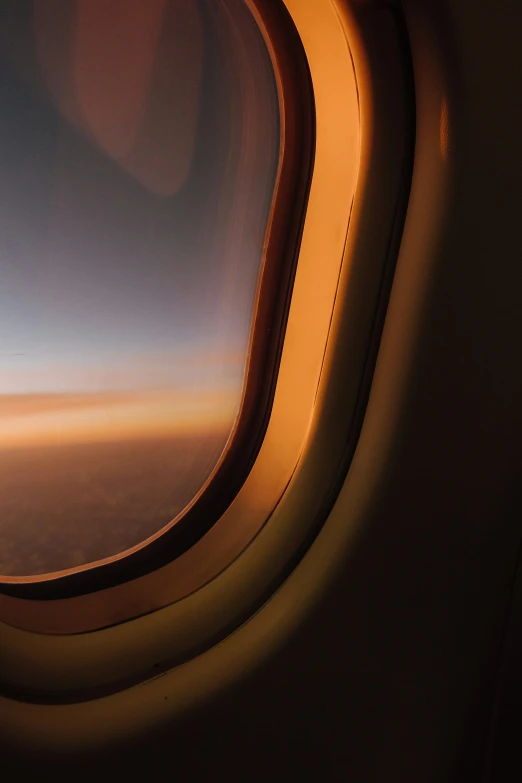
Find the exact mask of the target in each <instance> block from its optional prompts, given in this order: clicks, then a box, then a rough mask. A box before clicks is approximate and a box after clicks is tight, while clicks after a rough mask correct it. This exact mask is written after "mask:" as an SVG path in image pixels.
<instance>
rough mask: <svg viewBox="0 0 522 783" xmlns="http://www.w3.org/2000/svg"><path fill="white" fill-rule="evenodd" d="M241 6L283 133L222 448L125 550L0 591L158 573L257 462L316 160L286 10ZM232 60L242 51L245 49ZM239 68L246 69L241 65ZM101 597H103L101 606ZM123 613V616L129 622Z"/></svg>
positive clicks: (301, 61) (46, 595)
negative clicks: (203, 474) (165, 517)
mask: <svg viewBox="0 0 522 783" xmlns="http://www.w3.org/2000/svg"><path fill="white" fill-rule="evenodd" d="M239 3H240V4H243V5H244V6H246V8H247V9H248V11H249V12H250V14H251V16H252V18H253V22H254V23H255V24H256V26H257V29H258V32H259V34H260V35H261V38H262V40H263V41H264V44H265V45H266V47H267V53H268V57H269V59H270V63H271V66H272V70H273V75H274V81H275V89H276V91H277V101H278V111H279V117H278V120H279V126H280V132H279V156H278V162H277V174H276V181H275V185H274V191H273V198H272V203H271V206H270V213H269V216H268V222H267V227H266V232H265V241H264V245H263V248H262V258H261V262H260V270H259V275H258V286H257V290H256V295H255V301H254V305H253V315H252V329H251V334H250V339H249V345H248V352H247V357H246V369H245V382H244V385H243V389H242V393H241V401H240V405H239V410H238V414H237V416H236V419H235V421H234V423H233V426H232V429H231V432H230V433H229V436H228V438H227V442H226V446H225V449H224V451H223V453H222V454H221V456H220V457H219V460H218V462H217V464H216V465H215V466H214V468H213V470H212V471H211V474H210V475H209V477H208V478H207V479H206V481H205V482H204V484H203V486H202V487H201V488H200V490H199V491H198V492H197V494H196V495H195V497H194V498H193V499H192V500H191V502H190V503H189V504H188V505H187V506H186V507H185V508H184V509H183V510H182V511H181V512H180V513H179V514H178V515H177V516H176V517H175V518H174V519H173V520H172V521H171V522H170V523H169V524H168V525H165V526H163V527H162V528H161V529H160V530H159V531H158V532H157V533H156V534H154V535H152V536H150V537H149V538H147V539H146V540H144V541H143V542H141V543H140V544H137V545H136V546H133V547H131V548H129V549H127V550H126V551H124V552H121V553H119V554H116V555H113V556H110V557H107V558H104V559H102V560H99V561H96V562H91V563H88V564H86V565H85V566H78V567H73V568H69V569H65V570H63V571H56V572H53V573H50V574H38V575H35V576H31V575H28V576H14V577H10V576H1V577H0V594H4V595H8V596H9V595H11V596H13V597H20V598H28V599H33V598H34V599H36V600H38V601H46V600H56V599H66V598H67V599H68V598H73V597H76V596H80V595H86V594H92V593H95V592H99V591H100V590H107V589H108V588H111V587H114V586H116V585H120V584H123V583H126V582H129V581H132V580H136V579H138V578H140V577H142V576H144V575H146V574H149V573H151V572H153V571H156V570H158V569H159V568H161V567H162V566H165V565H167V564H169V563H171V562H173V561H175V560H176V559H177V558H179V557H180V556H182V555H183V554H184V553H185V552H187V550H189V549H191V547H194V546H195V545H198V544H199V542H200V540H201V539H202V538H203V537H204V536H205V534H206V533H208V531H209V530H210V529H211V528H212V527H213V525H214V524H215V523H216V521H217V520H218V519H219V518H220V517H221V515H222V514H223V513H224V512H225V511H226V509H227V508H228V506H229V505H230V503H231V502H232V501H233V499H234V497H235V496H236V495H237V493H238V491H240V488H241V486H242V484H243V483H244V481H245V479H246V478H247V476H248V474H249V472H250V470H251V468H252V465H253V463H254V462H255V460H256V457H257V455H258V452H259V449H260V447H261V444H262V440H263V437H264V435H265V432H266V428H267V424H268V420H269V417H270V411H271V406H272V402H273V397H274V392H275V388H276V384H277V373H278V367H279V362H280V358H281V349H282V345H283V342H284V332H285V326H286V319H287V315H288V309H289V304H290V296H291V290H292V282H293V277H294V273H295V268H296V265H297V258H298V253H299V242H300V235H301V231H302V226H303V222H304V215H305V211H306V203H307V197H308V190H309V185H310V179H311V171H312V168H313V156H314V107H313V93H312V87H311V83H310V74H309V71H308V67H307V62H306V57H305V54H304V52H303V51H302V46H301V42H300V40H299V37H298V35H297V32H296V30H295V28H294V26H293V24H292V21H291V19H290V18H289V16H288V13H287V12H286V9H285V8H284V6H283V5H281V4H280V3H268V2H266V1H265V0H239ZM238 29H239V28H238ZM235 34H237V30H236V31H235ZM237 56H238V57H239V58H240V57H245V56H247V52H246V51H245V50H243V47H241V51H239V49H238V52H237ZM243 70H245V71H247V68H246V66H245V67H244V68H243ZM199 548H202V549H203V552H202V553H201V554H198V555H197V560H198V561H199V560H203V561H205V559H206V557H207V556H208V554H207V548H206V547H205V546H203V547H201V545H200V547H199ZM176 580H177V577H176ZM109 595H111V594H109ZM109 600H110V599H109ZM103 603H104V601H101V600H100V601H99V604H100V606H101V605H102V604H103ZM42 606H43V604H42ZM120 614H121V619H126V618H124V617H123V613H120Z"/></svg>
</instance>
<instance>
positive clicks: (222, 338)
mask: <svg viewBox="0 0 522 783" xmlns="http://www.w3.org/2000/svg"><path fill="white" fill-rule="evenodd" d="M232 5H234V1H233V0H232ZM236 5H238V4H237V3H236ZM198 7H199V5H196V4H195V3H193V2H191V0H149V2H148V3H143V2H142V1H141V0H113V2H105V3H100V2H98V0H96V2H92V1H91V2H89V0H70V2H68V3H63V2H62V1H61V0H37V2H34V3H31V2H28V0H24V2H18V0H17V2H13V0H6V2H3V3H2V4H1V5H0V103H1V105H2V123H1V124H0V171H1V172H2V178H1V180H0V281H1V283H0V448H2V447H12V446H14V445H17V444H18V445H20V444H22V445H29V444H33V443H34V444H42V443H47V442H48V443H50V444H51V443H54V442H68V441H69V440H70V441H76V440H80V441H81V440H96V439H98V438H99V439H102V440H103V439H111V438H120V437H121V438H123V437H131V436H133V435H147V434H154V435H155V434H158V433H161V432H165V431H176V430H179V431H187V430H191V429H192V430H194V431H200V430H201V429H202V428H205V427H208V428H211V429H212V428H215V427H222V426H231V425H232V422H233V420H234V417H235V414H236V411H237V406H238V404H239V400H240V396H241V388H242V383H243V377H244V369H245V360H246V355H247V347H248V342H249V336H250V328H251V318H252V306H253V301H254V296H255V291H256V286H257V281H258V275H259V268H260V261H261V257H262V247H263V239H264V234H265V230H266V223H267V218H268V211H269V207H270V202H271V198H272V192H273V187H274V181H275V175H276V170H277V157H278V122H279V120H278V115H277V97H276V92H275V88H274V85H273V82H272V81H271V80H270V79H268V80H267V79H266V73H267V68H268V67H269V64H268V57H267V55H266V52H264V50H263V49H262V47H261V45H258V50H257V54H256V49H255V47H254V48H252V47H250V54H251V57H252V74H253V75H252V74H251V75H250V78H251V79H253V81H252V85H253V86H254V88H255V89H254V92H253V95H254V96H255V98H252V99H250V100H253V101H254V102H256V101H257V103H256V105H255V106H254V105H253V108H252V107H251V109H250V110H251V111H254V114H253V115H252V116H253V117H254V118H255V116H256V115H255V111H257V112H258V113H259V116H260V117H261V116H262V118H263V120H262V122H261V121H259V123H257V125H258V126H259V128H258V130H256V132H255V133H254V134H253V135H252V131H251V132H250V137H249V142H248V143H249V144H250V147H251V149H250V148H249V151H250V158H249V162H248V164H247V165H246V167H245V164H244V163H242V162H241V161H242V157H241V154H240V151H241V150H240V149H237V148H236V146H237V140H238V139H241V136H240V135H238V134H240V132H242V131H241V128H242V125H241V123H242V119H241V116H240V112H241V111H244V110H245V106H241V100H244V99H243V98H242V97H241V96H242V94H244V93H241V85H240V83H239V81H240V80H237V82H238V83H237V84H236V83H235V82H234V80H232V81H230V82H229V83H226V82H224V81H223V79H224V77H223V73H224V72H226V69H225V70H223V68H222V67H217V64H219V63H220V62H221V61H220V60H219V58H220V57H221V58H222V57H224V56H225V55H224V54H223V52H227V50H228V49H229V48H230V47H228V46H227V43H226V35H230V31H229V32H228V33H227V30H226V26H225V22H224V21H223V19H224V18H225V17H224V16H223V18H222V19H221V21H220V18H218V17H215V18H214V20H213V24H214V26H215V31H214V33H213V35H214V38H215V40H213V41H211V44H212V45H211V46H209V45H208V41H207V40H206V38H205V32H204V29H205V25H203V24H202V22H201V18H200V16H199V12H198V11H197V8H198ZM201 7H202V8H206V3H205V2H203V3H202V4H201ZM238 8H239V6H238ZM124 11H125V13H124ZM238 13H243V14H244V13H245V11H244V9H243V10H241V9H239V11H238ZM122 20H127V23H122ZM206 26H207V27H208V20H207V25H206ZM206 35H208V33H207V34H206ZM220 36H221V38H220ZM13 42H14V43H13ZM220 52H221V53H220ZM227 56H230V57H232V55H227ZM256 56H257V60H258V62H257V65H256ZM216 57H217V58H218V60H215V58H216ZM212 58H214V60H213V59H212ZM236 65H237V63H236ZM228 67H229V68H231V67H234V62H232V61H231V63H229V64H228ZM256 68H257V70H256ZM257 72H259V75H257V76H256V73H257ZM256 79H257V82H256ZM122 85H123V86H122ZM252 85H251V86H252ZM225 98H226V100H224V99H225ZM256 106H257V108H256ZM224 107H226V109H227V110H225V109H224ZM257 125H256V124H254V127H256V128H257ZM234 140H235V141H234ZM245 143H246V142H245ZM235 144H236V146H234V145H235ZM241 166H243V168H241ZM238 182H240V183H241V188H243V190H241V188H240V189H239V190H238V187H237V183H238ZM245 189H246V190H245ZM245 192H246V193H247V194H248V198H247V197H245V196H244V195H243V193H245ZM238 193H239V194H240V197H239V196H238Z"/></svg>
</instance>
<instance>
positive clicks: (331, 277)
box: [0, 0, 413, 704]
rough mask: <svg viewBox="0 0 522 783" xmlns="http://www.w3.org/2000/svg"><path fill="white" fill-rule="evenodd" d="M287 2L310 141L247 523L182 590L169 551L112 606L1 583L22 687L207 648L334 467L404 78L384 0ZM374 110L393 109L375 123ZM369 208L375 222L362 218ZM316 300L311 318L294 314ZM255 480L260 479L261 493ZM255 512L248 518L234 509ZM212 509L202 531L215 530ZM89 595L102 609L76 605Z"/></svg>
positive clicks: (51, 695)
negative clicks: (304, 69)
mask: <svg viewBox="0 0 522 783" xmlns="http://www.w3.org/2000/svg"><path fill="white" fill-rule="evenodd" d="M248 1H249V2H250V0H248ZM284 2H285V5H286V7H287V8H288V10H289V12H290V15H291V17H292V19H293V20H294V23H295V24H296V27H297V29H298V32H299V34H300V36H301V39H302V41H303V44H304V48H305V52H306V54H307V58H308V62H309V66H310V72H311V77H312V83H313V86H314V95H315V102H316V111H317V141H316V157H315V166H314V172H313V175H312V182H311V188H310V197H309V202H308V211H307V216H306V221H305V226H304V231H303V237H302V243H301V249H300V254H299V265H298V268H297V272H296V279H295V283H294V289H293V294H292V302H291V305H290V312H289V316H288V323H287V328H286V336H285V344H284V346H283V353H282V358H281V367H280V372H279V377H278V388H276V390H275V397H274V405H273V408H272V416H271V419H270V422H269V424H268V428H267V432H266V435H265V440H264V442H263V444H262V446H261V449H260V451H259V454H258V457H257V460H256V462H255V463H254V466H253V469H252V471H251V473H250V474H249V476H248V478H247V481H246V482H245V484H244V486H243V488H242V490H241V491H240V493H238V495H237V497H236V498H235V499H234V501H233V504H231V506H230V508H229V509H228V510H227V512H225V515H224V516H226V515H227V514H236V515H237V516H236V518H237V520H238V524H237V531H238V535H239V534H241V536H244V537H243V538H241V544H240V546H239V547H237V549H236V550H234V551H231V550H232V547H231V545H230V542H226V545H225V546H224V547H223V548H222V549H220V551H219V552H217V554H219V556H220V558H221V560H219V561H218V562H214V563H213V566H212V573H210V572H209V570H208V561H207V562H205V564H204V565H205V568H204V569H203V572H204V573H201V571H199V572H198V571H197V569H196V568H192V567H191V568H187V570H188V571H190V577H191V578H192V579H193V580H194V581H193V582H192V587H191V589H190V590H188V591H187V590H186V586H185V587H184V592H183V591H182V592H181V593H180V592H179V589H178V588H177V587H176V582H175V580H174V579H173V578H172V576H173V574H172V568H173V566H174V564H175V563H178V567H179V560H178V561H173V563H171V564H169V565H167V566H164V567H163V568H162V569H159V570H158V571H155V572H153V573H152V574H149V575H147V576H145V577H141V578H140V579H137V580H134V581H133V582H127V583H125V584H122V585H119V586H116V587H112V588H109V590H112V591H114V592H113V593H112V595H114V596H117V601H116V604H117V605H119V606H123V607H125V615H124V616H122V614H121V613H118V612H117V611H115V608H114V606H115V604H111V601H110V600H109V599H108V592H109V591H108V590H102V591H99V592H98V593H92V594H90V595H85V596H78V597H73V598H63V599H58V600H54V601H38V600H30V599H25V598H14V597H11V596H0V618H1V619H2V621H3V623H2V626H1V633H2V638H3V645H2V647H3V650H2V655H3V660H2V667H1V669H2V674H1V676H2V680H3V684H2V689H3V692H4V693H5V694H7V695H9V694H10V695H11V696H12V697H16V699H18V700H20V701H30V702H37V701H41V702H44V703H45V704H57V703H62V702H68V703H77V702H89V703H91V704H92V701H93V700H94V699H96V698H97V697H99V696H101V695H108V694H110V693H116V692H118V691H121V690H123V689H125V688H127V687H129V686H130V685H132V684H137V683H140V682H141V683H143V682H144V681H147V680H150V679H151V678H154V677H156V676H157V675H158V674H159V673H161V672H162V671H166V670H168V669H170V668H172V667H173V666H176V665H180V664H182V663H183V662H184V661H187V660H189V659H190V658H192V657H194V656H195V655H196V654H199V653H201V652H203V651H204V650H208V649H209V648H211V647H212V646H213V645H214V644H215V643H216V642H217V641H218V640H219V639H222V638H223V637H224V636H226V635H227V634H228V633H230V632H231V631H232V630H233V629H235V628H237V627H238V626H239V625H240V624H241V623H242V622H244V621H245V620H246V619H248V617H250V616H251V615H252V614H253V613H254V612H255V611H256V609H257V608H258V607H259V606H260V605H261V604H262V603H263V602H264V601H265V600H266V599H267V598H268V597H269V596H270V595H271V594H272V593H273V592H274V589H275V588H276V587H277V585H278V584H280V583H281V582H282V581H283V579H284V578H285V575H286V574H288V573H289V571H290V570H292V568H293V567H294V565H295V563H296V560H297V559H298V558H299V557H300V556H301V555H302V553H303V551H304V549H305V548H306V546H308V545H309V543H310V541H311V540H312V539H313V536H314V535H315V532H316V531H317V527H318V525H319V524H320V522H321V521H322V520H324V518H325V516H326V515H327V513H328V511H329V509H330V508H331V506H332V504H333V501H334V499H335V496H336V493H337V492H338V489H339V486H340V483H341V482H342V480H343V478H344V476H345V474H346V470H347V468H348V465H349V462H350V458H351V455H352V454H353V451H354V448H355V444H356V442H357V437H358V432H359V429H360V425H361V422H362V417H363V414H364V408H365V401H366V399H367V394H368V390H369V384H370V380H371V373H372V368H373V363H374V360H375V355H376V351H377V346H378V340H379V334H380V326H381V325H382V320H383V317H384V312H385V308H386V301H387V291H388V289H389V285H390V280H391V274H392V270H393V262H394V258H395V255H396V249H397V246H398V241H399V236H400V231H401V227H402V220H403V218H404V211H405V205H406V201H407V196H408V189H409V181H410V174H411V164H412V150H413V126H412V114H411V112H412V108H413V106H412V85H411V83H410V82H409V81H408V79H409V71H408V64H407V63H405V62H403V61H402V59H401V58H402V56H403V54H402V53H401V48H400V46H399V45H398V42H397V38H396V37H395V36H396V34H397V30H398V29H399V28H397V29H395V28H393V24H394V22H393V19H394V18H395V17H394V11H393V9H392V8H390V7H385V6H382V4H380V6H381V8H382V13H384V14H388V24H389V25H391V26H390V27H389V29H383V28H386V25H381V26H380V27H379V35H380V39H379V37H378V40H375V39H374V38H372V36H373V35H374V34H375V30H376V26H375V19H374V18H372V14H371V13H368V12H369V11H370V10H371V6H372V4H371V3H369V4H361V5H360V6H357V7H350V6H348V4H347V3H345V2H343V0H332V2H330V3H324V2H322V0H310V2H309V3H306V4H303V3H301V2H299V0H284ZM255 5H256V7H261V5H264V0H263V3H261V2H260V0H256V3H255ZM266 5H267V6H268V5H269V0H267V2H266ZM392 28H393V29H392ZM383 49H384V51H383ZM390 62H392V64H394V68H390ZM383 69H387V70H386V78H387V81H386V84H384V82H383V78H382V74H383V73H384V70H383ZM390 84H391V85H392V88H391V89H390ZM385 88H386V89H385ZM341 95H342V96H343V101H345V103H343V104H342V105H341V106H339V96H341ZM398 105H400V108H399V109H397V106H398ZM383 119H390V120H391V126H390V127H388V128H387V134H386V138H384V136H385V134H384V133H383V132H382V129H381V130H380V129H379V123H380V122H382V121H383ZM379 130H380V132H379ZM398 150H399V152H400V154H399V155H397V151H398ZM325 194H326V196H327V197H325ZM369 203H371V204H372V207H373V214H372V215H371V216H370V217H369V216H368V209H367V208H368V204H369ZM370 218H371V219H370ZM377 219H380V220H382V221H385V227H386V230H383V231H382V232H380V231H375V230H374V228H373V222H372V221H373V220H377ZM319 255H320V256H321V259H322V262H323V267H322V270H321V272H322V278H321V285H320V286H318V284H317V281H316V276H315V274H314V270H315V269H316V264H317V263H318V261H317V259H318V256H319ZM318 302H319V303H320V305H321V306H319V304H318ZM314 305H315V309H314V323H313V324H310V323H308V325H306V321H307V319H308V318H309V313H310V309H311V307H313V306H314ZM361 335H362V336H361ZM347 356H349V357H350V360H349V361H346V357H347ZM299 362H300V363H301V364H299ZM299 367H300V370H299V369H298V368H299ZM284 383H287V384H288V387H287V388H286V390H285V387H284V385H282V384H284ZM278 393H279V397H278ZM278 400H280V401H278ZM290 424H293V425H295V427H290ZM283 447H284V449H283ZM263 449H265V451H263ZM282 450H284V454H282V453H281V452H282ZM264 453H266V455H267V456H266V457H263V460H264V463H262V466H261V468H259V467H257V468H256V465H259V461H260V459H261V458H262V455H263V454H264ZM318 455H320V456H319V458H318ZM263 471H264V472H263ZM263 480H265V481H267V482H269V481H271V482H272V486H273V491H272V493H271V494H270V496H268V493H266V492H264V490H263V486H264V485H263ZM247 484H248V486H247ZM245 488H246V490H245ZM243 490H245V491H243ZM261 501H262V502H261ZM267 508H268V510H267ZM256 515H258V516H256ZM254 517H256V519H262V523H261V526H259V525H258V526H257V527H254V526H253V527H251V528H250V527H248V525H247V524H244V523H245V520H246V521H247V522H249V521H251V520H253V519H254ZM218 525H219V523H218V524H217V525H216V526H214V528H212V530H211V531H210V533H209V534H213V535H214V536H216V537H218V538H219V527H218ZM252 525H253V522H252ZM214 531H215V532H214ZM247 533H248V534H247ZM209 534H207V535H209ZM202 541H203V539H202ZM194 549H195V547H194V548H193V550H194ZM210 549H212V548H210ZM193 550H189V551H188V552H187V555H189V554H190V552H192V551H193ZM214 551H215V550H214ZM180 559H181V558H180ZM184 584H185V585H186V582H185V583H184ZM177 589H178V592H176V590H177ZM95 596H98V597H99V599H101V600H100V609H101V615H100V612H93V611H91V612H89V605H88V604H89V602H90V601H91V600H92V599H93V598H94V597H95ZM99 599H98V600H99ZM124 620H125V622H124Z"/></svg>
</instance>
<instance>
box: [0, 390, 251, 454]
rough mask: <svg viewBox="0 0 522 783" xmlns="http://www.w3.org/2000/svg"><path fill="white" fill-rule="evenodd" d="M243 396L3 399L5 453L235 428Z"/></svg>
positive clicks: (0, 424)
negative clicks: (26, 447)
mask: <svg viewBox="0 0 522 783" xmlns="http://www.w3.org/2000/svg"><path fill="white" fill-rule="evenodd" d="M238 407H239V397H238V394H237V392H233V391H232V390H228V389H227V390H223V391H217V392H216V391H214V392H203V393H202V392H197V391H196V392H190V391H177V390H163V391H150V392H128V393H126V392H106V393H98V394H43V395H40V394H35V395H3V396H0V430H1V436H0V449H1V448H13V447H15V448H16V447H24V446H51V445H61V444H64V445H65V444H73V443H94V442H108V441H120V440H132V439H135V438H156V437H162V436H172V435H198V434H203V433H207V432H213V431H219V430H221V429H224V428H231V426H232V424H233V421H234V419H235V416H236V415H237V411H238Z"/></svg>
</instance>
